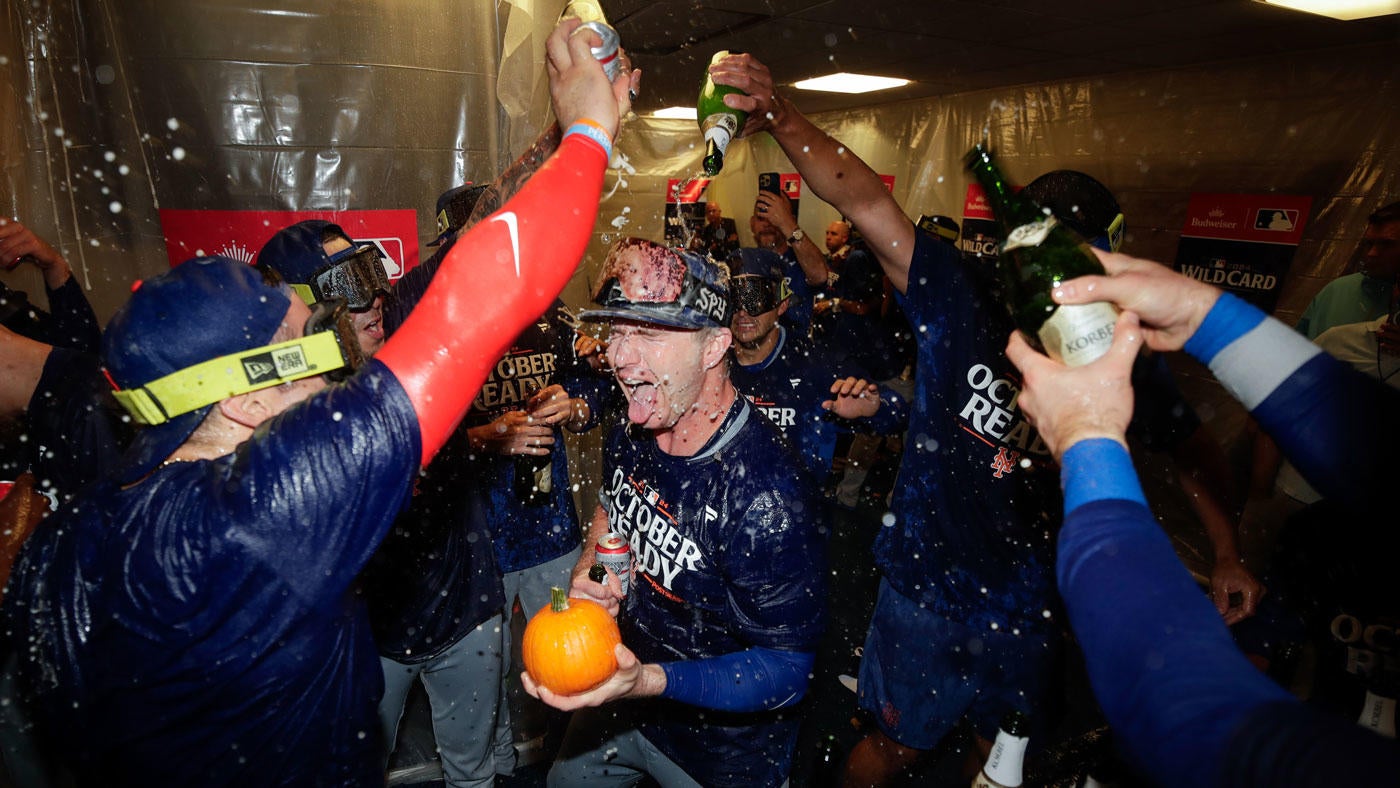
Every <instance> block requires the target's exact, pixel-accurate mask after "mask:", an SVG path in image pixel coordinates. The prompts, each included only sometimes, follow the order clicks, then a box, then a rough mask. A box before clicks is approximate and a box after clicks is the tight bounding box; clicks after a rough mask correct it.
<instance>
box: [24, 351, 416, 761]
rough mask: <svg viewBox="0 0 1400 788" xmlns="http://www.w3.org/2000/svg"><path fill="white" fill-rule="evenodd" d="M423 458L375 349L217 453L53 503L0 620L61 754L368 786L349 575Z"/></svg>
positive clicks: (365, 642)
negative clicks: (358, 366)
mask: <svg viewBox="0 0 1400 788" xmlns="http://www.w3.org/2000/svg"><path fill="white" fill-rule="evenodd" d="M420 456H421V446H420V439H419V431H418V426H417V421H416V419H415V416H414V412H413V408H412V405H411V403H410V402H409V399H408V396H407V394H406V393H405V392H404V390H403V388H402V387H401V386H400V385H399V383H398V381H397V380H396V379H395V378H394V377H393V375H392V374H391V373H390V372H389V370H388V368H386V367H385V366H384V365H382V364H380V363H378V362H373V361H372V362H370V364H369V365H368V367H367V368H366V369H365V370H364V371H363V372H362V373H361V374H359V375H357V376H356V377H355V378H353V379H352V380H350V381H348V382H346V383H345V384H342V385H340V386H336V387H333V388H331V389H327V390H326V391H323V392H320V393H318V394H317V395H316V396H314V397H313V398H311V399H310V400H308V401H306V402H304V403H302V404H300V405H298V406H297V407H295V408H293V409H291V410H289V411H287V412H286V413H284V414H282V415H281V416H279V417H277V418H276V419H274V420H273V421H271V422H269V423H267V424H264V425H263V427H261V428H259V429H258V431H257V432H256V433H255V435H254V436H253V438H252V439H250V440H249V441H247V442H245V443H243V444H241V445H240V446H239V447H238V449H237V450H236V451H235V452H234V453H233V454H231V455H228V456H225V457H222V458H220V459H217V460H212V461H198V462H176V463H172V464H169V465H166V466H164V467H162V468H158V469H157V470H156V471H155V472H154V473H153V474H152V475H151V476H149V477H148V478H146V479H144V480H143V481H141V482H139V483H137V484H135V485H132V486H131V487H129V488H127V489H122V488H120V487H117V486H115V485H114V484H113V483H112V482H110V481H104V482H100V483H98V484H97V485H95V486H94V487H92V488H91V489H90V490H89V491H88V492H87V493H86V494H85V495H82V496H79V498H78V499H77V500H76V501H75V502H74V503H73V504H71V505H70V506H69V507H68V508H66V509H64V510H62V511H60V512H59V513H57V514H55V515H53V516H52V517H51V518H50V520H49V521H48V522H46V523H45V524H44V525H43V527H41V528H39V529H38V530H36V531H35V533H34V536H32V537H31V538H30V540H29V543H28V544H27V545H26V546H25V549H24V551H23V553H22V555H21V557H20V560H19V561H18V562H17V564H16V568H15V574H14V576H13V577H12V579H11V582H10V586H9V592H8V593H7V595H6V597H5V607H4V611H5V616H4V620H5V625H6V627H5V628H6V635H7V637H8V638H10V639H11V642H12V643H24V644H29V646H30V650H28V651H25V650H21V651H20V657H21V659H20V665H19V671H20V677H21V680H22V683H23V686H25V687H26V688H27V690H28V691H29V692H31V693H33V694H35V695H36V696H37V700H38V704H37V705H36V710H37V711H39V712H40V724H41V725H42V726H43V728H44V729H46V730H47V731H49V732H50V733H51V734H52V736H51V738H52V739H53V740H54V741H56V742H57V743H58V744H59V745H60V746H62V747H63V752H62V753H61V755H62V761H63V762H64V763H66V764H68V765H70V766H72V767H73V768H74V770H75V771H76V772H77V773H78V775H79V777H80V778H86V781H87V782H91V783H92V784H123V785H127V784H130V785H195V784H199V785H230V786H235V785H236V786H248V785H288V786H292V785H296V786H302V785H370V784H378V783H382V780H383V764H382V762H381V754H380V745H379V741H378V730H379V723H378V719H377V714H376V706H377V704H378V702H379V698H380V696H381V695H382V693H383V673H382V670H381V668H380V664H379V658H378V654H377V653H376V650H375V646H374V642H373V641H372V639H371V637H370V631H369V624H368V620H367V615H366V612H365V608H364V605H363V602H361V601H360V599H359V598H358V597H357V596H356V595H355V594H354V593H352V592H351V591H350V586H351V583H352V581H353V580H354V578H355V575H356V574H357V573H358V572H359V571H360V569H361V568H362V567H363V566H364V565H365V562H366V561H367V560H368V559H369V557H370V553H371V552H373V550H374V549H375V547H376V546H377V545H378V544H379V541H380V539H381V538H382V537H383V536H384V534H385V533H386V532H387V531H388V529H389V526H390V524H391V522H392V521H393V519H394V516H395V515H396V514H398V512H399V510H400V509H401V508H402V507H403V505H404V503H405V502H406V501H407V499H408V495H409V491H410V489H411V488H412V484H413V479H414V476H415V473H416V471H417V468H418V460H419V457H420ZM26 657H27V658H26Z"/></svg>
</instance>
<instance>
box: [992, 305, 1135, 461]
mask: <svg viewBox="0 0 1400 788" xmlns="http://www.w3.org/2000/svg"><path fill="white" fill-rule="evenodd" d="M1143 333H1144V332H1143V330H1142V329H1141V328H1140V327H1139V326H1138V317H1137V314H1135V313H1133V312H1127V311H1125V312H1123V313H1122V314H1121V315H1119V316H1118V322H1117V324H1115V325H1114V327H1113V345H1112V346H1111V347H1110V348H1109V349H1108V352H1107V353H1105V354H1104V355H1103V356H1102V357H1101V358H1099V359H1097V360H1095V361H1093V362H1092V363H1089V364H1085V365H1084V366H1082V367H1067V366H1065V365H1064V364H1062V363H1060V362H1058V361H1053V360H1051V359H1050V358H1049V357H1047V356H1045V355H1044V354H1042V353H1040V352H1038V351H1036V350H1035V349H1033V348H1032V347H1031V346H1030V345H1029V344H1027V343H1026V340H1025V338H1024V337H1022V336H1021V332H1019V331H1017V332H1015V333H1013V334H1012V335H1011V341H1009V342H1007V344H1006V357H1007V358H1008V359H1010V360H1011V363H1012V364H1015V365H1016V368H1017V369H1019V370H1020V371H1021V376H1022V380H1023V382H1022V386H1021V396H1020V398H1019V399H1017V402H1018V403H1019V404H1020V406H1021V412H1022V413H1024V414H1026V418H1027V419H1029V420H1030V422H1031V424H1032V425H1033V426H1034V427H1035V428H1036V429H1037V430H1038V431H1039V432H1040V437H1041V438H1043V439H1044V440H1045V444H1046V445H1047V446H1049V447H1050V451H1051V453H1053V454H1054V455H1055V459H1056V460H1057V461H1058V460H1059V459H1060V457H1061V456H1062V455H1063V454H1064V453H1065V450H1066V449H1068V448H1069V447H1071V446H1073V445H1074V444H1076V443H1078V442H1080V441H1082V440H1087V439H1089V438H1108V439H1110V440H1115V441H1117V442H1119V443H1121V444H1123V445H1124V446H1127V439H1126V437H1125V435H1126V434H1127V430H1128V422H1129V421H1130V420H1131V419H1132V416H1133V386H1132V380H1131V377H1132V372H1133V360H1134V359H1136V358H1137V354H1138V349H1139V348H1141V347H1142V342H1143Z"/></svg>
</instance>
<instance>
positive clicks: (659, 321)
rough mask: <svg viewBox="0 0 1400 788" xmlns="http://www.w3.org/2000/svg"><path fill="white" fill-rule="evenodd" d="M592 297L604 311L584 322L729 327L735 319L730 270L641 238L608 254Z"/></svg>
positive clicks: (620, 244)
mask: <svg viewBox="0 0 1400 788" xmlns="http://www.w3.org/2000/svg"><path fill="white" fill-rule="evenodd" d="M599 281H600V282H601V284H600V285H599V286H598V289H597V290H596V291H595V292H594V293H593V302H594V303H595V304H597V305H598V306H599V307H601V308H600V309H589V310H585V311H584V312H583V313H582V314H581V315H580V316H579V317H580V318H582V319H583V320H635V321H637V322H639V323H654V324H656V325H660V326H669V327H671V328H684V329H699V328H728V327H729V320H730V318H731V317H732V316H733V309H732V307H731V305H730V301H729V275H728V270H727V269H725V268H723V267H721V266H719V265H717V264H715V263H713V262H710V260H709V259H708V258H707V257H705V256H704V255H701V254H697V253H695V252H688V251H685V250H684V249H674V248H671V247H667V246H662V245H661V244H658V243H655V242H653V241H648V240H645V239H642V238H620V239H618V241H617V242H616V243H614V244H613V245H612V248H611V249H609V250H608V256H607V259H606V260H604V261H603V271H602V274H601V276H600V277H599Z"/></svg>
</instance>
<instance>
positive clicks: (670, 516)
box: [523, 238, 826, 786]
mask: <svg viewBox="0 0 1400 788" xmlns="http://www.w3.org/2000/svg"><path fill="white" fill-rule="evenodd" d="M600 281H601V286H600V287H599V290H598V292H597V294H596V295H595V296H594V301H595V302H596V303H597V304H599V306H600V308H599V309H596V310H592V311H589V312H585V313H584V314H583V317H584V318H585V319H601V320H609V321H612V334H611V337H610V340H609V343H608V361H609V364H610V365H611V367H612V369H613V371H614V374H615V375H616V377H617V381H618V384H619V385H620V386H621V387H622V390H623V393H624V394H625V396H626V398H627V419H628V421H629V422H630V425H624V426H620V427H618V428H616V429H615V430H614V431H613V433H612V435H611V436H610V437H609V439H608V441H607V446H606V449H605V451H604V457H605V458H606V459H605V461H604V468H603V489H602V491H601V493H600V496H599V498H600V502H601V503H600V505H599V507H598V509H597V512H596V513H595V515H594V518H593V523H592V525H591V527H590V531H589V536H588V541H587V544H586V545H585V549H584V558H583V560H581V561H580V562H579V565H578V567H577V569H576V570H575V573H574V581H573V588H572V593H573V595H575V596H581V597H587V598H591V599H594V600H595V601H598V602H600V603H601V604H604V605H605V606H607V607H608V608H609V609H610V610H612V611H616V614H617V616H618V623H619V625H620V626H621V629H622V640H623V643H624V644H625V645H619V646H618V647H617V656H618V665H619V667H618V671H617V673H616V674H614V675H613V676H612V677H611V678H609V679H608V680H607V681H606V682H604V683H603V684H602V685H600V686H599V687H597V688H595V689H592V690H589V691H587V692H583V693H580V694H578V695H571V696H560V695H556V694H554V693H552V692H550V691H549V690H547V689H544V688H542V687H539V686H537V685H536V684H535V683H534V681H532V680H531V679H530V677H529V675H528V674H527V675H525V676H524V678H523V680H524V682H525V688H526V689H527V690H528V691H529V692H530V693H531V694H533V695H535V696H537V697H539V698H541V699H543V700H544V701H545V702H547V703H550V704H551V705H554V706H557V707H558V708H561V709H566V710H568V709H576V708H581V707H585V706H597V705H599V704H602V703H606V702H608V701H612V700H616V699H621V698H651V699H653V700H649V701H646V702H644V703H634V704H626V705H619V706H617V707H616V708H612V709H608V710H607V711H606V712H602V711H599V712H592V713H584V714H577V715H575V716H574V718H573V720H572V722H571V724H570V727H569V732H568V733H567V734H566V735H565V740H564V744H563V747H562V748H561V750H560V754H559V760H558V761H557V762H556V763H555V764H554V768H553V770H552V771H551V772H550V784H551V785H576V784H578V785H582V784H587V785H590V786H593V785H600V784H602V785H622V784H630V783H632V782H635V781H636V779H637V778H638V776H639V775H640V774H641V773H647V774H650V775H651V776H652V777H653V778H655V779H656V780H658V781H659V782H660V783H661V784H663V785H693V784H696V783H698V784H701V785H715V786H775V785H779V784H781V783H782V782H783V781H784V780H785V779H786V778H787V774H788V770H789V767H790V766H791V761H792V751H793V746H794V744H795V741H796V735H797V725H798V720H797V719H796V717H795V716H794V715H793V714H792V713H791V712H783V711H780V710H782V709H785V708H786V707H788V706H791V705H792V704H794V703H796V702H797V701H799V700H800V699H801V698H802V696H803V694H804V693H805V692H806V689H807V680H808V673H809V671H810V669H811V667H812V662H813V652H814V650H815V648H816V645H817V640H818V638H819V636H820V635H821V629H822V624H823V620H824V618H825V615H824V614H825V610H824V604H825V603H824V600H825V583H824V576H825V572H826V568H825V559H824V547H823V544H822V540H821V537H820V535H819V534H820V532H819V528H818V526H819V522H818V518H819V517H820V516H821V515H820V511H821V507H820V506H819V505H818V498H817V495H816V490H815V488H814V487H813V486H812V485H811V483H810V482H809V480H808V479H807V478H806V475H805V474H802V473H797V472H794V468H795V467H796V465H797V463H798V460H797V458H796V457H795V456H794V455H793V453H792V451H791V450H790V449H789V448H788V447H787V446H786V445H785V444H784V443H783V440H782V438H781V436H780V435H779V434H778V432H777V430H776V429H774V427H773V426H772V425H771V424H770V423H768V422H767V421H766V420H765V419H762V418H760V417H759V416H758V415H757V414H756V413H755V412H754V410H753V408H752V406H751V405H750V404H749V402H748V400H746V399H744V398H743V397H740V396H738V394H737V393H736V392H735V390H734V386H733V384H731V383H730V380H729V346H730V342H731V336H730V332H729V329H728V328H727V326H728V325H729V315H730V304H729V292H728V288H727V286H726V282H725V277H724V276H723V274H722V273H721V269H719V268H718V267H717V266H715V265H713V264H712V263H710V262H708V261H706V260H705V259H704V258H703V257H701V256H700V255H698V254H696V253H693V252H684V251H680V250H671V249H667V248H664V247H662V246H659V245H657V244H654V243H651V242H650V241H644V240H641V239H635V238H625V239H622V240H621V241H619V242H617V243H616V244H615V245H614V246H613V248H612V250H611V251H610V252H609V254H608V258H607V260H606V262H605V263H604V269H603V273H602V276H601V277H600ZM609 531H612V532H614V533H617V534H620V535H621V536H622V537H623V538H625V539H627V540H628V542H629V543H630V545H631V548H632V555H633V559H634V565H633V571H632V579H631V588H630V589H629V591H628V592H627V594H626V596H625V597H624V596H623V594H622V589H621V586H620V585H619V582H618V580H617V578H616V576H612V575H610V576H608V577H607V578H606V579H605V580H606V582H605V584H600V583H598V582H595V581H593V580H590V579H589V578H588V570H589V568H590V566H591V565H592V563H593V558H592V555H593V547H594V545H595V544H596V543H597V541H598V539H599V538H601V537H602V536H603V535H605V534H606V533H608V532H609Z"/></svg>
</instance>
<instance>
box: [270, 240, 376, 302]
mask: <svg viewBox="0 0 1400 788" xmlns="http://www.w3.org/2000/svg"><path fill="white" fill-rule="evenodd" d="M291 287H292V289H293V290H295V291H296V293H297V295H299V296H301V299H302V300H303V301H305V302H306V303H307V304H308V305H312V304H316V303H317V302H320V301H326V300H329V299H331V298H340V299H343V300H344V301H345V305H346V307H347V308H349V310H350V311H351V312H363V311H364V310H366V309H369V308H370V307H371V306H373V305H374V299H375V298H377V297H379V296H387V295H389V275H388V273H386V272H385V270H384V259H383V258H382V257H381V256H380V254H379V247H377V246H375V245H374V244H359V245H357V246H352V247H350V248H349V249H343V250H341V251H339V252H336V253H335V254H334V255H331V264H330V265H328V266H326V267H325V268H322V269H321V270H320V271H317V272H316V273H315V275H313V276H312V277H311V283H310V284H306V285H292V286H291Z"/></svg>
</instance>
